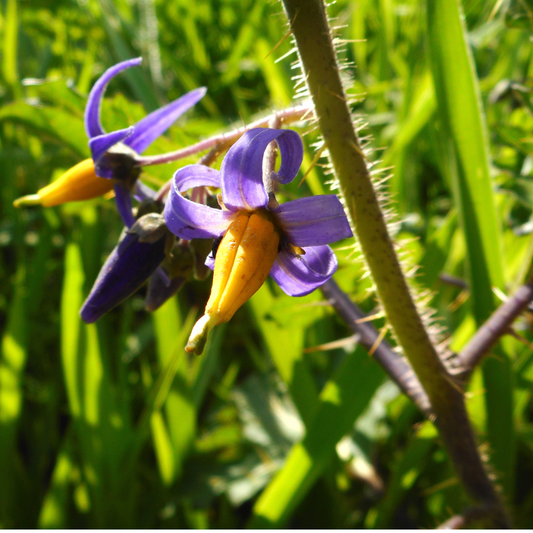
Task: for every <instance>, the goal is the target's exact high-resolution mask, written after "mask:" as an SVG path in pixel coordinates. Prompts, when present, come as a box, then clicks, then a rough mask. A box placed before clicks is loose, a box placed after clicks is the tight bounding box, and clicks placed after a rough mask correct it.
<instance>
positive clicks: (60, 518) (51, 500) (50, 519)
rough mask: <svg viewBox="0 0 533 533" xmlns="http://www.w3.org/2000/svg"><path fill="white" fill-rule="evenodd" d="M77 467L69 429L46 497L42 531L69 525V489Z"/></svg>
mask: <svg viewBox="0 0 533 533" xmlns="http://www.w3.org/2000/svg"><path fill="white" fill-rule="evenodd" d="M74 472H76V466H75V463H74V461H73V458H72V431H71V429H70V428H69V429H68V430H67V433H66V435H65V438H64V439H63V445H62V447H61V449H60V450H59V453H58V454H57V458H56V464H55V467H54V472H53V473H52V480H51V482H50V487H49V488H48V491H47V492H46V495H45V497H44V501H43V505H42V508H41V513H40V515H39V522H38V527H39V528H41V529H60V528H65V527H66V524H67V523H68V507H69V499H70V494H69V489H70V486H71V484H72V481H73V479H72V478H73V476H74Z"/></svg>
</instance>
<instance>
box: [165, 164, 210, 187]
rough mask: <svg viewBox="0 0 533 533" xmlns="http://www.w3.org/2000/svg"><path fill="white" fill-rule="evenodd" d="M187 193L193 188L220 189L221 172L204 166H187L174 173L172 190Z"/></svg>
mask: <svg viewBox="0 0 533 533" xmlns="http://www.w3.org/2000/svg"><path fill="white" fill-rule="evenodd" d="M174 187H176V188H177V189H178V191H179V192H185V191H187V190H189V189H192V188H193V187H220V172H219V171H218V170H215V169H213V168H209V167H206V166H204V165H187V166H185V167H183V168H180V169H179V170H178V171H177V172H175V173H174V177H173V178H172V188H174Z"/></svg>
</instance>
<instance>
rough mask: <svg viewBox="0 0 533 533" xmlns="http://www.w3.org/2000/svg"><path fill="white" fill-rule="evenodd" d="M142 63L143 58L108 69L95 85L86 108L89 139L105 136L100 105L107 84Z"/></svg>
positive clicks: (130, 60) (86, 125) (86, 130)
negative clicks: (119, 74) (121, 73)
mask: <svg viewBox="0 0 533 533" xmlns="http://www.w3.org/2000/svg"><path fill="white" fill-rule="evenodd" d="M141 62H142V58H141V57H138V58H136V59H128V60H127V61H122V63H118V64H117V65H115V66H114V67H111V68H108V69H107V70H106V71H105V72H104V73H103V74H102V75H101V76H100V78H99V79H98V81H97V82H96V83H95V84H94V85H93V88H92V89H91V92H90V94H89V99H88V100H87V105H86V106H85V132H86V133H87V137H89V139H92V138H93V137H97V136H98V135H103V134H104V129H103V128H102V125H101V124H100V104H101V102H102V97H103V96H104V91H105V89H106V87H107V84H108V83H109V82H110V81H111V80H112V79H113V78H114V77H115V76H116V75H117V74H118V73H119V72H122V71H123V70H126V69H127V68H130V67H135V66H137V65H140V64H141Z"/></svg>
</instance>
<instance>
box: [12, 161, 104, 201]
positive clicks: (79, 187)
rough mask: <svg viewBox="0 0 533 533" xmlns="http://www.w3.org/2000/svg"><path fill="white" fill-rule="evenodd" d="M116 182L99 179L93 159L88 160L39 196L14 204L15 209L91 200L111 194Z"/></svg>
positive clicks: (31, 196)
mask: <svg viewBox="0 0 533 533" xmlns="http://www.w3.org/2000/svg"><path fill="white" fill-rule="evenodd" d="M113 184H114V181H113V180H110V179H105V178H99V177H98V176H97V175H96V173H95V171H94V163H93V160H92V159H86V160H85V161H82V162H81V163H78V164H77V165H75V166H73V167H72V168H71V169H69V170H67V172H65V173H64V174H63V175H62V176H61V177H60V178H59V179H57V180H55V181H54V182H52V183H50V185H47V186H46V187H43V188H42V189H40V190H39V191H37V194H30V195H28V196H23V197H22V198H19V199H18V200H15V202H13V205H14V206H15V207H21V206H28V205H42V206H43V207H51V206H54V205H60V204H64V203H66V202H78V201H81V200H91V199H92V198H98V197H99V196H103V195H104V194H107V193H109V192H110V191H111V190H112V189H113Z"/></svg>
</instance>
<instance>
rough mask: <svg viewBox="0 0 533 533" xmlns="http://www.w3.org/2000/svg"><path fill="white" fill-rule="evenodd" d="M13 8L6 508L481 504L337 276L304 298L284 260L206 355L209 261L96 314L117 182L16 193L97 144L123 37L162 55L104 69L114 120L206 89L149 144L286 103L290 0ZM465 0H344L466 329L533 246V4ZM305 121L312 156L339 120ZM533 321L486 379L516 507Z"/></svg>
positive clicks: (346, 277) (364, 82)
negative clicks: (97, 116) (73, 192)
mask: <svg viewBox="0 0 533 533" xmlns="http://www.w3.org/2000/svg"><path fill="white" fill-rule="evenodd" d="M430 4H431V3H430ZM1 6H2V10H1V15H0V42H1V51H0V54H1V56H0V57H1V60H0V65H1V69H0V105H1V107H0V169H1V176H2V178H1V180H2V181H1V183H2V194H1V204H0V209H1V214H0V286H1V287H2V291H1V293H0V334H1V353H0V526H2V527H17V528H20V527H30V528H32V527H70V528H77V527H108V528H109V527H138V528H142V527H154V528H155V527H168V528H171V527H182V528H196V527H198V528H202V527H203V528H207V527H213V528H219V527H223V528H229V527H244V526H246V525H247V524H252V525H254V524H258V523H261V522H260V520H262V519H265V518H266V519H267V520H268V523H269V524H270V525H273V526H281V525H285V526H289V527H435V526H436V525H438V524H439V523H441V522H442V521H444V520H446V519H447V518H448V517H449V516H450V515H451V514H453V513H458V512H460V511H461V510H462V509H463V508H464V507H465V506H466V505H468V500H467V498H466V496H465V494H464V491H463V489H462V488H461V487H460V485H459V484H458V483H457V481H456V479H455V475H454V472H453V470H452V469H451V466H450V464H449V462H448V461H447V458H446V455H445V452H444V451H443V449H442V447H441V446H440V444H439V440H438V437H437V434H436V432H435V430H434V428H433V426H432V425H431V424H430V423H428V422H424V421H423V418H422V416H421V415H420V413H418V412H417V410H416V408H415V407H414V406H413V405H412V404H411V403H410V402H409V401H408V400H407V399H406V398H405V397H403V396H402V395H400V394H399V392H398V389H397V388H396V387H395V385H394V384H392V383H391V382H390V381H389V380H388V379H387V378H386V376H385V375H384V373H383V372H382V371H381V369H380V368H379V367H378V366H377V364H375V362H374V361H372V359H371V358H369V357H368V354H367V353H366V352H365V351H364V350H363V349H362V348H361V347H357V346H355V345H354V343H353V341H352V340H350V339H348V340H347V341H346V342H344V343H343V344H342V346H341V347H336V348H332V349H326V348H328V346H327V344H328V343H330V342H333V341H336V340H339V339H344V338H347V337H349V336H350V333H349V331H348V329H347V328H346V327H345V326H344V325H343V324H342V323H341V321H340V320H339V319H338V318H337V317H336V316H335V314H334V313H333V311H332V310H331V308H330V307H328V306H325V305H322V302H321V299H322V297H321V294H320V293H319V292H316V293H314V294H312V295H309V296H307V297H304V298H299V299H291V298H289V297H287V296H285V295H283V294H282V293H281V291H280V290H279V289H278V288H277V287H276V286H275V285H274V284H272V283H267V284H265V286H263V288H262V289H261V290H260V291H259V292H258V293H257V294H256V295H255V296H254V297H253V298H252V300H251V301H250V302H249V303H248V304H247V305H246V306H245V307H244V308H243V309H241V310H240V311H239V312H238V313H237V314H236V316H235V318H234V319H233V320H232V321H231V323H230V324H228V325H227V326H225V327H221V328H218V330H217V331H215V334H214V335H213V337H212V339H211V341H210V343H209V345H208V347H207V349H206V351H205V352H204V354H203V355H202V356H201V357H198V358H194V359H193V360H189V359H188V358H187V357H186V354H185V353H184V352H183V350H182V347H183V345H184V342H185V340H186V338H187V336H188V333H189V331H190V327H191V324H192V323H193V322H194V320H195V318H196V315H197V314H198V312H199V311H200V310H201V309H202V308H203V305H204V304H205V301H206V299H207V296H208V293H209V288H210V280H207V281H206V282H197V281H192V282H191V283H188V284H187V285H186V286H185V288H184V289H183V290H182V291H181V292H180V293H179V296H178V298H176V299H173V300H172V301H170V302H168V303H167V304H166V305H165V306H164V307H163V308H161V309H160V310H159V311H157V312H156V313H154V314H152V315H150V314H147V313H145V312H144V311H143V291H141V292H140V293H139V294H138V295H136V296H134V297H132V298H131V299H129V300H128V301H127V302H125V303H123V304H122V305H121V306H119V307H118V308H117V309H115V310H114V311H112V312H111V313H109V314H108V315H106V316H105V317H104V318H102V319H101V320H100V321H99V322H98V324H96V325H88V326H87V325H85V324H82V323H81V322H80V320H79V318H78V311H79V308H80V306H81V303H82V302H83V300H84V298H85V297H86V295H87V294H88V291H89V290H90V287H91V285H92V283H93V281H94V279H95V278H96V275H97V273H98V271H99V269H100V266H101V265H102V263H103V260H104V259H105V257H106V256H107V254H109V252H110V251H111V249H112V248H113V246H114V244H115V242H116V240H117V238H118V235H119V233H120V230H121V224H120V221H119V217H118V214H117V213H116V211H115V209H114V206H113V203H112V202H109V201H105V200H97V201H91V202H85V203H79V204H70V205H65V206H62V207H60V208H51V209H28V210H15V209H14V208H13V207H12V202H13V200H14V199H15V198H17V197H19V196H21V195H23V194H29V193H33V192H35V191H36V190H37V189H39V188H40V187H42V186H44V185H46V184H47V183H49V182H50V181H51V180H52V179H54V178H55V177H57V176H59V175H60V174H61V172H62V171H64V170H65V169H67V168H69V167H70V166H71V165H73V164H75V163H77V162H78V161H79V160H80V159H82V158H85V157H87V156H88V155H89V151H88V147H87V139H86V136H85V132H84V129H83V109H84V106H85V101H86V96H87V94H88V91H89V90H90V88H91V86H92V83H94V81H95V80H96V79H97V77H98V76H99V75H100V74H101V73H102V72H103V71H104V70H105V68H107V67H109V66H111V65H112V64H114V63H116V62H118V61H121V60H124V59H128V58H131V57H136V56H139V55H142V56H143V57H144V63H143V67H142V68H135V69H131V70H129V71H128V72H126V73H124V74H123V75H121V76H119V77H118V78H116V79H115V80H114V81H113V82H112V84H111V85H110V87H109V89H108V92H107V98H106V101H105V104H104V113H103V122H104V126H105V128H106V129H107V130H108V131H110V130H112V129H118V128H122V127H125V126H127V125H129V124H133V123H134V122H135V121H136V120H138V119H139V118H141V117H142V116H144V114H145V113H146V112H147V111H151V110H153V109H156V108H157V107H159V106H160V105H162V104H164V103H166V102H168V101H169V100H172V99H174V98H177V97H179V96H180V95H181V94H183V93H184V92H186V91H188V90H191V89H193V88H195V87H198V86H206V87H207V88H208V94H207V96H206V97H205V98H204V99H203V100H202V101H201V102H200V103H199V104H198V105H197V106H196V108H195V109H194V110H193V111H192V112H190V113H188V114H187V116H186V117H184V119H181V120H180V121H179V122H178V124H177V125H176V126H175V127H173V128H172V129H171V130H170V132H169V133H168V135H166V136H165V137H163V138H161V139H159V140H158V141H157V142H156V143H154V145H153V147H152V148H151V149H150V153H159V152H162V151H167V150H172V149H176V148H179V147H183V146H186V145H188V144H190V143H192V142H195V141H196V140H199V139H202V138H206V137H208V136H209V135H212V134H215V133H218V132H220V131H225V130H229V129H231V128H232V127H235V126H240V125H242V124H245V123H247V122H249V121H251V120H252V119H253V118H255V117H256V116H257V115H258V114H264V113H266V112H267V111H268V110H274V109H281V108H283V107H285V106H287V105H290V104H291V103H292V102H293V93H294V89H293V87H294V81H293V80H292V78H293V77H294V76H295V75H297V74H298V70H295V69H294V68H293V62H294V61H295V59H296V55H295V54H294V53H291V50H292V48H291V43H290V40H289V39H285V40H283V38H284V36H285V35H286V32H287V27H286V24H285V19H284V15H283V13H282V9H281V5H280V4H278V3H267V2H260V1H255V0H243V1H237V0H209V1H207V0H206V1H205V2H198V3H191V2H187V1H185V0H173V1H172V2H163V1H160V0H156V1H155V2H153V1H150V0H136V1H132V2H127V1H121V0H116V1H110V0H99V1H96V0H91V1H81V0H80V1H78V2H71V1H54V2H35V1H32V0H27V1H24V2H22V1H16V0H4V1H3V2H2V3H1ZM453 6H455V3H454V2H445V1H441V2H435V3H434V9H430V10H429V11H428V10H427V9H426V4H425V2H423V1H421V0H404V1H398V0H361V1H357V2H351V1H347V0H340V1H338V2H337V3H335V4H334V5H332V6H331V7H330V15H331V17H332V18H333V25H334V26H338V27H339V29H338V30H337V31H338V35H339V37H340V38H341V39H344V40H346V43H345V44H344V46H343V48H344V51H343V53H342V55H341V57H342V58H343V61H345V62H346V64H347V66H348V70H347V73H351V75H352V79H351V80H350V81H348V82H347V89H348V92H349V94H350V95H352V96H355V97H358V98H357V101H356V102H355V103H354V104H353V106H352V108H353V110H354V113H356V114H357V115H358V116H362V117H363V119H364V121H365V122H366V123H367V126H366V128H365V129H364V130H363V131H362V134H363V135H368V136H370V137H371V138H372V139H371V141H370V146H371V147H372V148H373V149H374V152H373V154H372V155H371V156H370V157H371V158H372V159H373V160H375V161H378V160H380V161H381V163H379V165H377V166H376V167H375V168H376V169H387V168H388V167H393V176H392V177H391V178H390V179H389V180H388V182H387V184H386V185H385V187H386V189H387V191H389V192H390V193H391V194H392V195H393V203H392V207H393V208H394V210H395V212H396V213H397V214H398V216H397V221H398V224H397V225H396V226H395V227H394V232H395V235H396V237H397V238H398V240H399V241H401V243H402V250H403V251H404V252H405V253H406V254H407V255H408V261H409V264H411V265H416V264H418V265H421V268H420V270H419V271H418V272H417V276H416V279H415V283H416V284H417V285H419V286H420V287H422V288H426V289H429V290H430V291H432V292H431V293H430V295H429V296H428V301H429V304H430V305H431V306H432V307H434V308H436V309H437V311H438V316H439V317H440V318H441V324H442V325H443V326H444V327H445V332H446V333H445V336H446V339H447V340H448V341H449V342H450V345H451V347H452V349H454V350H459V349H460V348H461V346H463V345H464V344H465V343H466V342H467V341H468V339H469V338H470V337H471V335H472V333H473V332H474V331H475V328H476V324H480V323H481V322H482V321H483V320H485V318H486V317H487V316H488V315H489V313H490V311H491V309H492V308H494V307H495V306H496V305H497V304H498V302H499V301H500V299H501V298H503V297H504V296H505V294H510V293H511V292H512V290H513V288H516V287H517V286H518V285H519V284H520V283H522V282H523V281H524V279H525V277H526V275H527V272H528V269H529V266H530V263H531V257H532V253H533V241H532V230H533V226H532V223H531V211H532V208H533V188H532V186H531V183H532V182H531V177H532V174H533V159H532V148H531V146H532V144H531V143H532V131H533V107H532V105H531V98H530V93H531V72H530V70H531V50H532V49H531V41H530V36H531V26H530V20H531V12H530V11H529V10H528V3H527V2H521V1H518V0H517V1H516V2H512V1H509V2H508V1H505V2H498V3H495V2H480V1H478V0H467V1H464V2H463V4H462V8H463V11H464V14H465V18H464V22H465V28H466V33H463V28H462V26H461V18H460V16H459V12H458V11H454V9H453ZM444 21H445V22H444ZM462 36H464V37H465V39H464V42H463V41H462V39H461V37H462ZM278 43H280V44H279V46H277V47H276V45H278ZM469 54H471V58H472V59H473V63H469V57H470V56H469ZM280 58H282V59H280ZM278 59H280V60H279V61H278ZM352 64H355V65H356V67H353V65H352ZM472 65H473V66H474V67H475V68H473V69H471V68H470V66H472ZM363 96H364V98H363ZM472 124H474V126H472ZM310 129H311V128H309V127H303V128H300V129H299V131H300V132H301V133H306V136H305V144H306V146H307V151H306V159H305V162H304V165H303V169H304V170H306V169H307V168H308V167H309V166H310V163H311V161H312V159H313V156H314V153H313V143H314V142H316V141H317V139H318V137H317V134H316V132H312V131H309V130H310ZM192 162H196V160H195V159H194V158H192V159H190V160H187V161H184V162H183V164H185V163H192ZM176 168H178V164H175V165H165V166H161V167H150V168H149V169H147V172H146V173H145V175H144V179H145V180H146V182H147V183H151V184H154V185H156V184H159V183H162V182H164V181H165V180H167V179H169V178H170V176H171V174H172V172H173V171H174V170H175V169H176ZM472 168H482V169H483V171H482V179H479V176H477V175H473V174H472V170H471V169H472ZM389 172H390V170H389V171H388V170H383V171H382V172H381V174H380V175H381V176H382V177H384V176H386V175H387V174H388V173H389ZM301 176H303V174H302V175H301ZM301 176H300V177H301ZM300 177H299V178H297V179H296V180H295V183H294V184H291V185H290V186H288V187H286V188H285V191H284V194H285V198H286V199H290V198H294V197H297V196H304V195H309V194H321V193H323V192H327V191H328V190H329V185H328V180H329V179H330V178H329V177H328V176H327V172H325V169H324V168H322V166H321V165H319V166H317V167H315V169H314V170H313V171H312V172H311V173H310V175H309V176H308V178H307V180H306V181H305V183H304V184H303V185H302V186H301V187H300V188H298V187H297V182H298V181H299V179H300ZM492 206H493V207H492ZM335 248H336V249H337V250H338V257H339V262H340V267H339V270H338V273H337V274H336V276H335V279H336V280H337V281H338V283H339V284H340V285H341V286H342V288H343V289H344V290H345V291H346V292H347V293H348V294H349V295H350V298H352V300H354V301H356V302H357V303H358V304H359V305H360V306H361V307H363V308H364V309H365V310H366V311H367V312H369V313H372V312H374V310H375V307H376V303H375V301H374V299H373V297H372V294H371V293H370V292H369V288H370V287H371V284H370V282H369V280H368V279H367V278H366V277H365V276H364V269H363V267H362V264H361V262H360V260H359V259H358V257H357V254H356V253H354V252H353V249H352V247H351V243H350V242H348V241H346V242H344V243H339V244H337V245H335ZM442 273H446V274H449V275H451V276H455V277H457V278H459V279H460V280H462V281H464V282H466V283H467V284H468V287H469V288H471V290H469V289H464V287H459V286H456V285H453V284H449V283H444V282H443V281H441V279H440V275H441V274H442ZM493 287H496V288H497V289H498V290H497V291H496V293H495V292H494V291H493V290H492V288H493ZM375 325H376V327H378V328H381V327H383V325H384V322H383V319H379V318H378V319H376V321H375ZM530 326H531V317H530V316H529V315H527V314H526V315H524V317H523V318H521V319H520V320H519V322H518V323H517V324H516V331H517V333H518V334H519V335H520V336H522V337H523V338H524V339H525V340H526V342H520V341H518V340H516V339H513V338H511V337H509V338H507V339H505V341H504V342H502V343H501V345H500V346H499V347H498V348H497V350H495V352H494V354H493V355H492V357H491V358H490V359H488V360H487V362H486V363H485V364H484V365H483V369H482V370H480V371H477V372H476V373H475V374H474V378H473V381H472V384H471V387H470V390H469V394H468V402H467V405H468V408H469V412H470V415H471V418H472V421H473V423H474V426H475V428H476V431H477V433H478V435H479V436H480V443H481V444H482V445H483V449H484V451H485V452H486V453H487V454H488V455H489V456H490V457H491V458H492V468H493V470H494V473H495V476H496V478H497V479H498V481H499V484H500V485H501V487H502V490H503V491H504V497H505V500H506V501H507V503H508V505H509V508H510V509H511V513H512V515H513V517H514V525H515V526H518V527H525V528H529V527H533V518H532V517H533V484H532V482H531V479H532V473H533V423H532V414H533V403H532V396H531V395H532V390H533V389H532V387H533V366H532V363H533V353H532V350H531V347H530V346H531V345H530V344H528V342H529V341H533V335H532V333H531V327H530ZM324 345H325V346H324ZM276 474H277V475H276Z"/></svg>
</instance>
